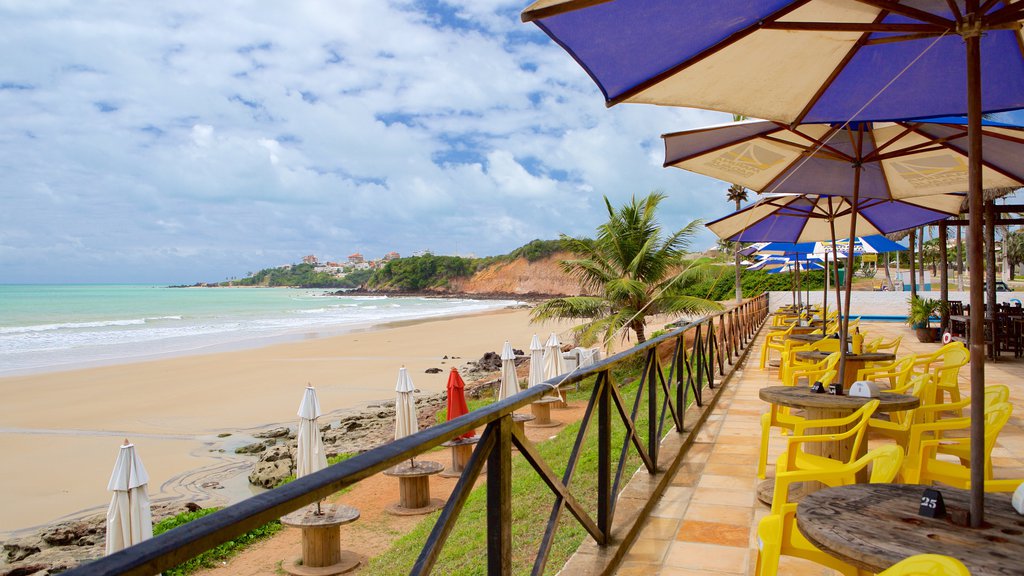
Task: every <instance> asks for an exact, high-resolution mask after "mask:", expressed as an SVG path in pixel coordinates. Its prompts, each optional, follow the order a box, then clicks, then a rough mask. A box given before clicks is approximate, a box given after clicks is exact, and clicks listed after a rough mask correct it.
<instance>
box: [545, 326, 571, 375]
mask: <svg viewBox="0 0 1024 576" xmlns="http://www.w3.org/2000/svg"><path fill="white" fill-rule="evenodd" d="M565 371H566V370H565V365H564V364H563V363H562V343H561V342H559V341H558V334H555V333H554V332H552V333H551V336H549V337H548V341H547V342H545V343H544V379H545V380H551V379H552V378H555V377H557V376H561V375H562V374H563V373H564V372H565Z"/></svg>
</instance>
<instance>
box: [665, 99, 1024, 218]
mask: <svg viewBox="0 0 1024 576" xmlns="http://www.w3.org/2000/svg"><path fill="white" fill-rule="evenodd" d="M662 138H663V139H664V141H665V166H674V167H676V168H682V169H684V170H689V171H691V172H697V173H699V174H704V175H706V176H711V177H712V178H718V179H719V180H724V181H726V182H730V183H733V184H739V185H742V186H744V187H746V188H750V189H751V190H755V191H757V192H772V193H793V194H806V193H812V192H813V193H815V194H830V195H841V196H852V195H853V193H854V178H853V177H854V172H855V171H856V172H859V175H858V177H859V181H858V182H857V187H858V190H857V192H858V194H859V196H860V197H862V198H879V199H883V200H889V199H906V198H917V197H920V196H930V195H934V194H942V193H949V192H966V191H967V187H968V186H967V156H968V155H967V151H968V143H967V123H966V119H964V118H935V119H932V120H929V121H901V122H857V123H849V124H845V125H842V126H837V125H831V124H800V125H797V126H792V127H790V126H784V125H780V124H778V123H776V122H767V121H763V120H756V121H746V122H738V123H732V124H722V125H719V126H711V127H708V128H700V129H696V130H687V131H683V132H675V133H671V134H665V135H663V136H662ZM982 142H983V144H984V150H985V158H984V161H983V162H982V182H983V185H984V187H985V188H997V187H1016V186H1022V185H1024V161H1022V160H1021V155H1022V154H1021V153H1022V152H1024V128H1021V127H1019V126H1012V125H1009V124H1002V123H998V122H990V121H984V122H983V123H982ZM862 235H863V234H862Z"/></svg>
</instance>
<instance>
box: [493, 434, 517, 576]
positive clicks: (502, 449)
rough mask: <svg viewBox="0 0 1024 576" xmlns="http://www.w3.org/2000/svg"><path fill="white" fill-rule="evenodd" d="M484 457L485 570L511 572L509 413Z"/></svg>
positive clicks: (500, 573)
mask: <svg viewBox="0 0 1024 576" xmlns="http://www.w3.org/2000/svg"><path fill="white" fill-rule="evenodd" d="M496 432H497V435H498V436H497V443H496V445H495V447H494V449H493V450H491V454H490V456H489V457H488V458H487V573H488V574H495V575H507V574H511V573H512V416H511V415H509V416H505V417H504V418H502V419H501V420H499V421H498V423H497V429H496Z"/></svg>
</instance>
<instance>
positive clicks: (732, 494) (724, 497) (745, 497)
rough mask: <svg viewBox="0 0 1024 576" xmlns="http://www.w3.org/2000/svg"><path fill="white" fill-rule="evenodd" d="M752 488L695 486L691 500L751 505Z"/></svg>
mask: <svg viewBox="0 0 1024 576" xmlns="http://www.w3.org/2000/svg"><path fill="white" fill-rule="evenodd" d="M754 493H755V492H754V490H752V489H751V490H725V489H722V488H701V487H699V486H698V487H697V489H696V490H694V492H693V500H692V501H693V502H695V503H698V504H720V505H723V506H753V505H754V500H755V498H754Z"/></svg>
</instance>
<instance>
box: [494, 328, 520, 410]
mask: <svg viewBox="0 0 1024 576" xmlns="http://www.w3.org/2000/svg"><path fill="white" fill-rule="evenodd" d="M518 392H519V377H518V376H517V375H516V354H515V352H513V351H512V345H511V344H509V342H508V340H505V345H504V346H503V347H502V349H501V386H500V387H499V388H498V400H499V401H500V400H505V399H506V398H511V397H512V396H515V395H516V394H517V393H518Z"/></svg>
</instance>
